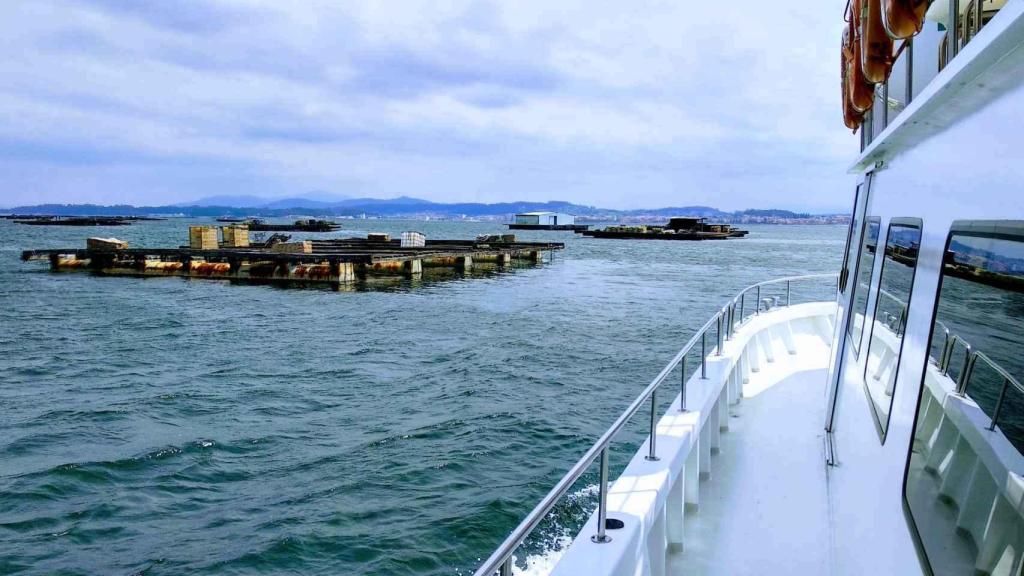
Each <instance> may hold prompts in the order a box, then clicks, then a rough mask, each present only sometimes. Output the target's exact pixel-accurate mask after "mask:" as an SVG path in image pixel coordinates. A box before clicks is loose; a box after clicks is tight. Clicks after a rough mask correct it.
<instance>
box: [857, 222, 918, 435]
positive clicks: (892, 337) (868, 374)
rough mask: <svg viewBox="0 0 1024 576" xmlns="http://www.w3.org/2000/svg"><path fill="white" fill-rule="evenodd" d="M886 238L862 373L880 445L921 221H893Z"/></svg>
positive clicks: (885, 428) (896, 370)
mask: <svg viewBox="0 0 1024 576" xmlns="http://www.w3.org/2000/svg"><path fill="white" fill-rule="evenodd" d="M887 238H888V240H887V241H886V243H885V258H883V260H882V271H881V272H880V273H879V280H878V293H877V295H876V296H875V314H874V317H873V319H872V322H871V342H870V345H869V347H868V355H867V361H866V362H865V370H864V385H865V387H866V389H867V393H868V397H869V399H870V400H871V402H870V404H871V410H872V412H873V413H874V416H875V424H877V426H878V434H879V437H880V438H881V440H882V442H885V434H886V432H887V431H888V429H889V413H890V410H891V408H892V398H893V392H894V391H895V387H896V376H897V375H898V374H899V366H900V355H901V354H902V352H903V335H904V333H905V332H906V326H907V308H908V307H909V305H910V290H911V288H912V287H913V285H914V274H915V272H916V271H917V253H918V250H919V248H920V246H921V221H920V220H919V219H917V218H893V220H892V221H891V222H890V223H889V234H888V236H887Z"/></svg>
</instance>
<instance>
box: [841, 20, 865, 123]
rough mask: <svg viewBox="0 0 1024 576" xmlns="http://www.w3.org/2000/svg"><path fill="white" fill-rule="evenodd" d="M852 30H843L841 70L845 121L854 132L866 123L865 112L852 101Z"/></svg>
mask: <svg viewBox="0 0 1024 576" xmlns="http://www.w3.org/2000/svg"><path fill="white" fill-rule="evenodd" d="M849 38H850V31H849V30H843V46H842V50H840V54H839V55H840V65H839V66H840V70H841V71H842V81H841V82H840V84H841V85H842V90H843V123H844V124H846V127H847V128H849V129H850V130H853V131H854V133H856V132H857V129H858V128H860V126H861V124H863V123H864V113H863V112H858V111H857V110H855V109H854V108H853V104H851V103H850V87H849V84H850V62H851V61H852V60H853V47H852V46H851V45H850V40H849Z"/></svg>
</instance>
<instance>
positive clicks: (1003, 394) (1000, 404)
mask: <svg viewBox="0 0 1024 576" xmlns="http://www.w3.org/2000/svg"><path fill="white" fill-rule="evenodd" d="M1009 385H1010V379H1009V378H1003V389H1002V390H1000V391H999V399H998V400H996V409H995V410H993V411H992V424H990V425H989V427H988V429H989V430H995V429H996V420H999V411H1000V410H1002V409H1003V398H1005V397H1006V388H1007V386H1009Z"/></svg>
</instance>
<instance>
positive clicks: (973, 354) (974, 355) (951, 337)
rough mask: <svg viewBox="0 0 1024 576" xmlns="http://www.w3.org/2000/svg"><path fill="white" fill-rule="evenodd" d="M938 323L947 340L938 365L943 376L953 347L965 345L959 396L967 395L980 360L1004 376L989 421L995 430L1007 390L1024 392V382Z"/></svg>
mask: <svg viewBox="0 0 1024 576" xmlns="http://www.w3.org/2000/svg"><path fill="white" fill-rule="evenodd" d="M935 323H936V324H937V325H939V326H940V327H941V328H942V331H943V335H944V337H945V341H944V342H943V345H942V356H941V357H940V358H939V362H938V367H939V370H940V371H941V372H942V375H943V376H949V363H950V361H951V360H952V357H953V349H954V347H955V346H956V343H957V342H960V343H961V344H963V345H964V364H963V366H962V367H961V368H960V379H959V381H958V382H956V390H955V393H956V395H957V396H960V397H966V396H967V388H968V386H970V383H971V376H973V375H974V365H975V364H977V362H978V360H981V361H982V362H984V363H985V364H987V365H988V366H989V368H991V369H992V370H994V371H995V372H996V374H999V375H1000V376H1002V377H1003V386H1002V388H1000V390H999V398H998V399H997V400H996V406H995V408H994V409H993V410H992V416H990V420H991V422H990V423H989V426H988V429H989V430H995V429H996V425H997V424H998V423H999V413H1000V412H1001V411H1002V409H1003V400H1004V399H1005V398H1006V390H1007V389H1008V388H1009V387H1010V386H1013V387H1014V388H1016V389H1017V392H1019V393H1021V394H1024V384H1021V383H1020V381H1019V380H1017V379H1016V378H1014V377H1013V375H1012V374H1010V373H1009V372H1007V371H1006V369H1005V368H1003V367H1002V366H1000V365H999V364H998V363H997V362H996V361H995V360H993V359H992V358H989V356H988V354H985V353H984V352H982V351H981V350H974V349H973V348H972V347H971V345H970V343H968V342H967V340H964V339H963V338H961V337H960V335H958V334H951V333H950V331H949V328H947V327H946V325H945V324H943V323H942V322H939V321H938V320H936V321H935Z"/></svg>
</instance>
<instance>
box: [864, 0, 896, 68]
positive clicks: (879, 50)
mask: <svg viewBox="0 0 1024 576" xmlns="http://www.w3.org/2000/svg"><path fill="white" fill-rule="evenodd" d="M860 14H861V18H860V51H861V54H860V55H861V66H862V71H863V73H864V78H865V79H866V80H867V81H868V82H871V83H872V84H881V83H882V82H885V80H886V79H887V78H889V72H890V71H892V63H893V59H892V38H891V37H890V36H889V34H888V33H887V32H886V31H885V25H884V24H883V23H882V0H864V1H863V2H861V11H860Z"/></svg>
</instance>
